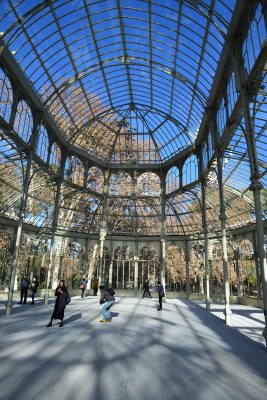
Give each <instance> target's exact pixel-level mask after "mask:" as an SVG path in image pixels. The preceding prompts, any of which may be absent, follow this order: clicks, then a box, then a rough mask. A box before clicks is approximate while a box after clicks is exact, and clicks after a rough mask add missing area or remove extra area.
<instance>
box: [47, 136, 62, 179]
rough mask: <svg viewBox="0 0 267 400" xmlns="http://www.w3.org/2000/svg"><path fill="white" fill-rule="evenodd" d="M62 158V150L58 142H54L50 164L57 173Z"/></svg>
mask: <svg viewBox="0 0 267 400" xmlns="http://www.w3.org/2000/svg"><path fill="white" fill-rule="evenodd" d="M60 160H61V150H60V148H59V146H58V145H57V143H53V145H52V147H51V152H50V158H49V165H50V167H51V169H52V170H53V171H54V172H55V173H57V172H58V168H59V166H60Z"/></svg>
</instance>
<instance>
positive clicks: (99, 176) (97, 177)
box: [87, 167, 104, 193]
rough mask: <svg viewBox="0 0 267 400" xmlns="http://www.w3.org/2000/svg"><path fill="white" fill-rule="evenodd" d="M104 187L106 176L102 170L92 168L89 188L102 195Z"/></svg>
mask: <svg viewBox="0 0 267 400" xmlns="http://www.w3.org/2000/svg"><path fill="white" fill-rule="evenodd" d="M103 186H104V175H103V172H102V171H101V169H99V168H97V167H92V168H90V169H89V171H88V180H87V187H88V188H89V189H91V190H94V191H95V192H99V193H102V192H103Z"/></svg>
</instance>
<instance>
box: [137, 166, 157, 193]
mask: <svg viewBox="0 0 267 400" xmlns="http://www.w3.org/2000/svg"><path fill="white" fill-rule="evenodd" d="M137 189H138V193H139V194H141V195H143V196H159V195H160V178H159V176H158V175H157V174H154V173H153V172H145V173H144V174H142V175H140V176H139V177H138V180H137Z"/></svg>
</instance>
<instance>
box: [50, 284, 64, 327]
mask: <svg viewBox="0 0 267 400" xmlns="http://www.w3.org/2000/svg"><path fill="white" fill-rule="evenodd" d="M55 296H56V302H55V307H54V311H53V314H52V316H51V320H50V322H49V323H48V325H46V326H47V327H49V326H52V322H53V319H60V320H61V322H60V324H59V326H60V327H62V326H63V320H64V311H65V308H66V305H67V304H68V302H69V292H68V289H67V287H66V286H65V281H64V280H63V279H62V280H61V281H60V282H59V285H58V287H57V288H56V291H55Z"/></svg>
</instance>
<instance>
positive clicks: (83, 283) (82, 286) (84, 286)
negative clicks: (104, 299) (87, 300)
mask: <svg viewBox="0 0 267 400" xmlns="http://www.w3.org/2000/svg"><path fill="white" fill-rule="evenodd" d="M87 282H88V280H87V279H86V278H82V280H81V282H80V286H79V287H80V289H81V291H82V293H81V299H84V291H85V288H86V285H87Z"/></svg>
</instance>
